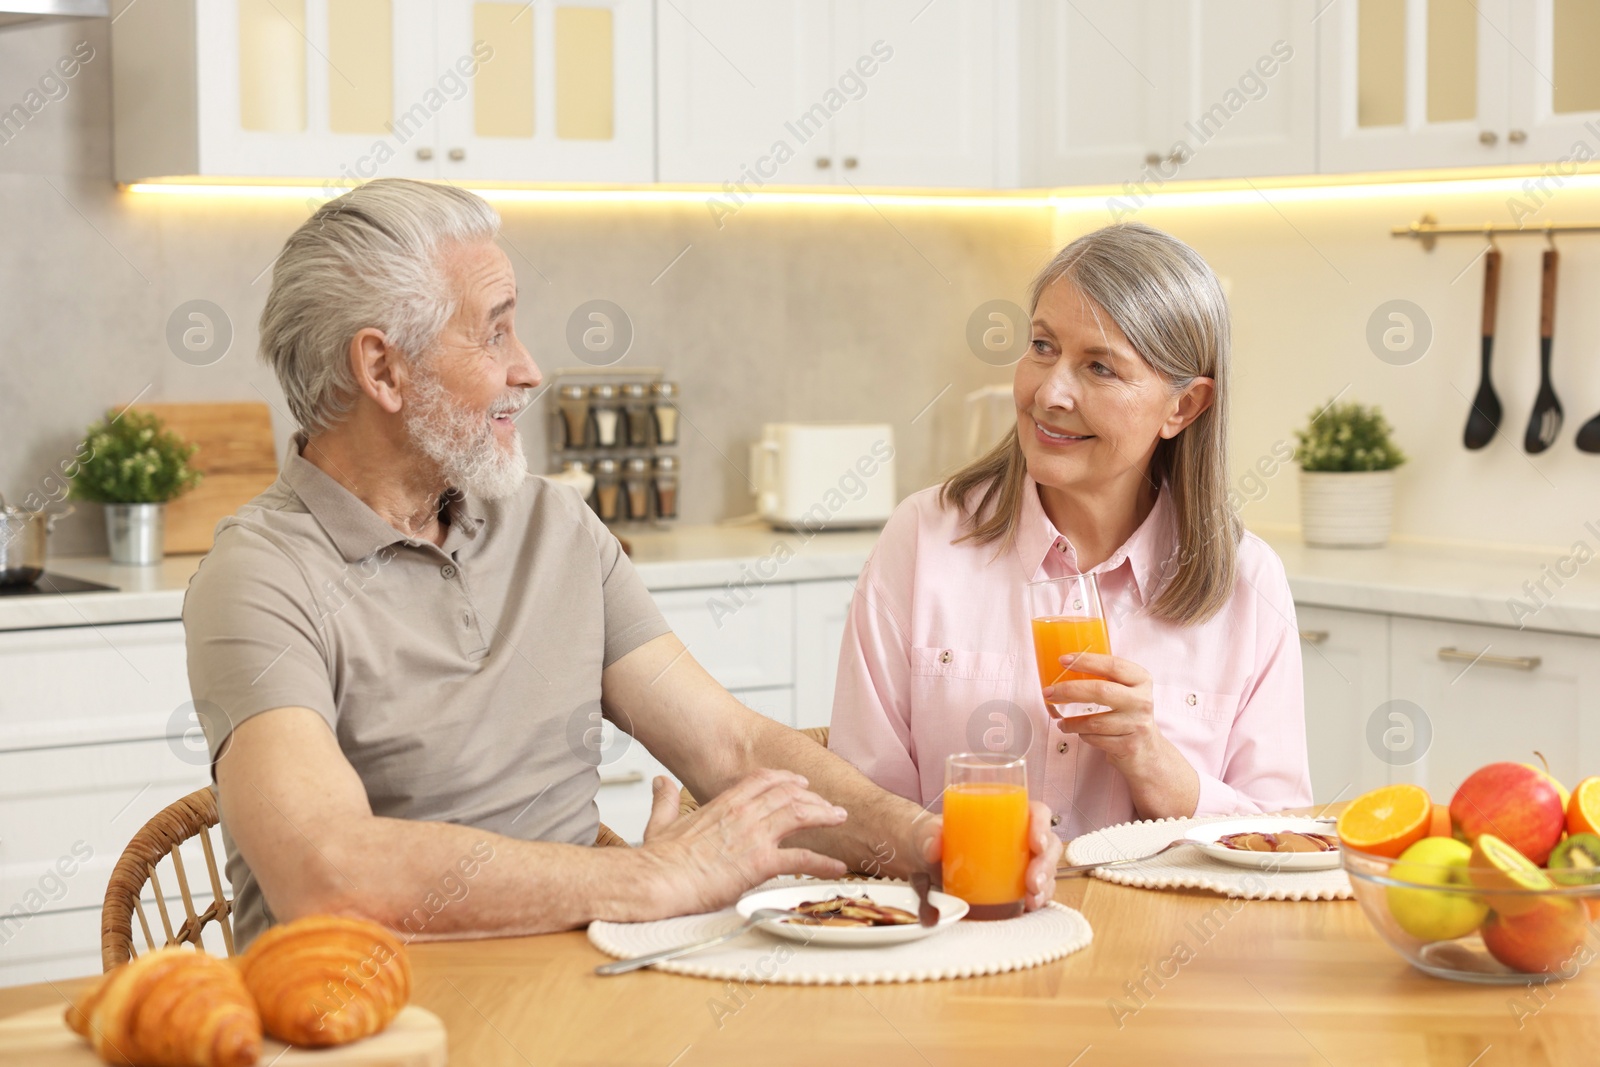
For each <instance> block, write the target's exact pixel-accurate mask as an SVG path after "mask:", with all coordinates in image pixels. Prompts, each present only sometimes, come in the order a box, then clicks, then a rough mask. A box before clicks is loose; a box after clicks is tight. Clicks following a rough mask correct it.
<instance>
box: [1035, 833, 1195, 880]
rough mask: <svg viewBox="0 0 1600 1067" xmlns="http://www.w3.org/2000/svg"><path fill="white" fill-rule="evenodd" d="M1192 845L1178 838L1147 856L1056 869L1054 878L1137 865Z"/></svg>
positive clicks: (1125, 857) (1191, 842) (1183, 838)
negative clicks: (1122, 865) (1130, 864)
mask: <svg viewBox="0 0 1600 1067" xmlns="http://www.w3.org/2000/svg"><path fill="white" fill-rule="evenodd" d="M1192 844H1195V842H1193V841H1190V840H1189V839H1188V838H1186V837H1180V838H1178V839H1177V840H1176V841H1174V842H1172V843H1171V844H1169V845H1166V846H1164V847H1162V848H1159V849H1157V850H1156V851H1154V852H1152V853H1150V854H1149V855H1148V856H1124V857H1123V858H1122V859H1120V860H1101V861H1100V862H1099V863H1080V864H1078V865H1077V866H1076V867H1057V868H1056V877H1057V878H1073V877H1076V876H1077V875H1080V874H1088V873H1089V872H1090V871H1097V870H1099V869H1100V868H1101V867H1115V866H1117V865H1119V864H1123V863H1139V862H1140V861H1142V860H1153V859H1155V858H1156V857H1157V856H1159V855H1161V854H1162V853H1163V852H1171V851H1172V850H1173V849H1175V848H1178V847H1179V846H1181V845H1192Z"/></svg>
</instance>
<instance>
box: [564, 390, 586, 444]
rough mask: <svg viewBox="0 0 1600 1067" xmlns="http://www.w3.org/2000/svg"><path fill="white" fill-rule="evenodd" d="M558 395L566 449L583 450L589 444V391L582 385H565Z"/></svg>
mask: <svg viewBox="0 0 1600 1067" xmlns="http://www.w3.org/2000/svg"><path fill="white" fill-rule="evenodd" d="M556 395H557V397H558V398H559V400H560V403H561V427H562V434H561V439H562V441H563V443H564V447H566V448H583V447H584V446H586V445H587V444H588V443H589V440H588V437H589V390H587V389H585V388H584V387H583V386H581V385H563V386H562V387H561V390H560V392H558V393H557V394H556Z"/></svg>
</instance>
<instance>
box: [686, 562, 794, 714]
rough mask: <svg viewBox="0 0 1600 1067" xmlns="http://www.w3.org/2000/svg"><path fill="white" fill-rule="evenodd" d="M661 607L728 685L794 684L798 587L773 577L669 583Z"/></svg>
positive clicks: (700, 658)
mask: <svg viewBox="0 0 1600 1067" xmlns="http://www.w3.org/2000/svg"><path fill="white" fill-rule="evenodd" d="M654 596H655V602H656V607H658V608H660V609H661V614H662V615H663V616H664V617H665V618H666V620H667V625H668V626H671V627H672V632H673V633H675V634H677V635H678V639H679V640H681V641H682V642H683V643H684V645H685V646H686V647H687V648H688V650H689V654H690V655H692V656H693V657H694V658H695V660H696V661H697V662H698V663H699V664H700V665H701V666H702V667H704V668H705V669H706V673H708V674H710V675H711V677H713V678H715V679H716V680H717V682H718V683H719V684H721V685H722V687H723V688H725V689H762V688H771V687H777V686H790V685H793V684H794V587H793V585H791V584H780V583H773V584H770V585H765V586H758V587H755V588H753V589H750V590H744V589H742V588H741V587H736V590H735V593H729V592H728V590H726V589H722V588H712V589H670V590H664V591H661V592H657V593H655V594H654Z"/></svg>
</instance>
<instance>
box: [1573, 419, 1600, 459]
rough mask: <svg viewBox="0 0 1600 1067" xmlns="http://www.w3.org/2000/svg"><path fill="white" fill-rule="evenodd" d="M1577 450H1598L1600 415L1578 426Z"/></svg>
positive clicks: (1599, 446) (1599, 442)
mask: <svg viewBox="0 0 1600 1067" xmlns="http://www.w3.org/2000/svg"><path fill="white" fill-rule="evenodd" d="M1577 444H1578V451H1579V452H1600V415H1596V416H1595V417H1594V418H1592V419H1590V420H1589V421H1588V422H1586V423H1584V424H1583V425H1582V426H1580V427H1578V441H1577Z"/></svg>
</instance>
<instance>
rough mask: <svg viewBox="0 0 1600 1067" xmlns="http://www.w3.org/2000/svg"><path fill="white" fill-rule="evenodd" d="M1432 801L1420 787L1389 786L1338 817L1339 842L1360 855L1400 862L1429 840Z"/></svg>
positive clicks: (1356, 801) (1364, 796)
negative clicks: (1367, 854) (1400, 858)
mask: <svg viewBox="0 0 1600 1067" xmlns="http://www.w3.org/2000/svg"><path fill="white" fill-rule="evenodd" d="M1432 823H1433V801H1432V800H1431V799H1429V797H1428V791H1427V790H1426V789H1424V788H1422V787H1421V786H1420V785H1408V784H1406V785H1386V786H1382V787H1381V788H1378V789H1374V790H1373V791H1372V792H1370V793H1363V794H1362V795H1361V796H1359V797H1356V799H1354V800H1352V801H1351V802H1350V806H1349V807H1347V808H1345V809H1344V813H1343V814H1341V815H1340V816H1339V841H1340V843H1341V844H1343V845H1344V846H1345V847H1346V848H1353V849H1355V850H1356V851H1357V852H1370V853H1372V854H1373V855H1375V856H1388V857H1389V858H1390V859H1398V858H1399V857H1400V853H1402V852H1404V851H1405V850H1406V849H1408V848H1410V847H1411V846H1412V845H1414V844H1416V843H1417V842H1418V841H1420V840H1422V839H1423V838H1424V837H1426V836H1428V829H1429V827H1430V826H1431V825H1432Z"/></svg>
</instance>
